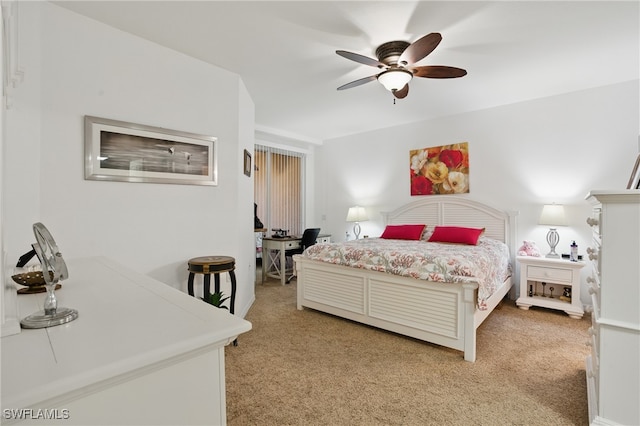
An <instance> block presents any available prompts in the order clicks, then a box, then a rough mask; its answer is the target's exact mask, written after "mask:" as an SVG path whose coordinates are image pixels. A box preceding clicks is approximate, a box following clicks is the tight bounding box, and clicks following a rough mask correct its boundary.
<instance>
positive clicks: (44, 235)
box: [20, 222, 78, 328]
mask: <svg viewBox="0 0 640 426" xmlns="http://www.w3.org/2000/svg"><path fill="white" fill-rule="evenodd" d="M33 233H34V235H35V237H36V243H35V244H33V249H34V250H35V252H36V255H37V256H38V259H39V260H40V264H41V265H42V278H43V279H44V283H45V287H46V289H47V295H46V297H45V298H44V309H43V310H42V311H38V312H36V313H33V314H31V315H28V316H27V317H25V318H23V319H22V321H20V325H21V326H22V327H23V328H46V327H53V326H56V325H61V324H66V323H68V322H70V321H73V320H75V319H76V318H78V311H77V310H75V309H70V308H63V307H58V300H57V298H56V294H55V290H56V287H57V286H58V282H60V281H62V280H65V279H67V278H69V272H68V270H67V264H66V263H65V261H64V259H63V258H62V254H61V253H60V250H59V249H58V245H57V244H56V241H55V240H54V239H53V236H51V233H50V232H49V230H48V229H47V228H46V227H45V226H44V225H43V224H42V223H39V222H38V223H34V224H33Z"/></svg>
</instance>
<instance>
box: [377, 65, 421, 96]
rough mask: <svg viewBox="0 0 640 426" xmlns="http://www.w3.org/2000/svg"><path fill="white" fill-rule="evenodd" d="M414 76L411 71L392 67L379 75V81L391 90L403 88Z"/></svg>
mask: <svg viewBox="0 0 640 426" xmlns="http://www.w3.org/2000/svg"><path fill="white" fill-rule="evenodd" d="M412 78H413V74H411V73H410V72H409V71H404V70H399V69H391V70H389V71H385V72H383V73H382V74H380V75H379V76H378V81H379V82H380V84H382V85H383V86H384V88H385V89H387V90H388V91H390V92H393V91H394V90H400V89H402V88H403V87H404V86H405V85H406V84H407V83H408V82H410V81H411V79H412Z"/></svg>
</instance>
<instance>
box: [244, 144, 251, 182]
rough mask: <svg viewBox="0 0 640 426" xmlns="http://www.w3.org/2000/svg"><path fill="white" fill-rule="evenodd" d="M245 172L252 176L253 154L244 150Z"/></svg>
mask: <svg viewBox="0 0 640 426" xmlns="http://www.w3.org/2000/svg"><path fill="white" fill-rule="evenodd" d="M244 174H245V175H247V176H249V177H251V154H249V151H247V150H246V149H245V150H244Z"/></svg>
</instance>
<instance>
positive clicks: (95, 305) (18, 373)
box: [0, 258, 251, 425]
mask: <svg viewBox="0 0 640 426" xmlns="http://www.w3.org/2000/svg"><path fill="white" fill-rule="evenodd" d="M67 263H68V267H69V279H67V280H65V281H63V282H62V288H61V289H60V290H58V291H57V292H56V295H57V298H58V304H59V306H62V307H68V308H73V309H77V310H78V312H79V317H78V319H76V320H74V321H72V322H70V323H67V324H63V325H59V326H55V327H51V328H46V329H35V330H22V332H21V333H19V334H16V335H12V336H7V337H3V338H2V348H1V350H2V388H1V394H0V399H1V401H2V424H12V423H19V424H21V425H22V424H40V425H42V424H52V423H53V424H58V423H59V424H64V425H96V424H103V425H107V424H108V425H133V424H135V425H145V424H146V425H161V424H166V425H177V424H180V425H188V424H211V425H219V424H225V423H226V398H225V368H224V346H225V345H226V344H228V343H229V342H231V341H233V340H234V339H235V338H236V336H238V335H239V334H240V333H244V332H246V331H248V330H249V329H251V324H250V323H249V322H247V321H245V320H243V319H242V318H239V317H235V316H233V315H231V314H229V313H228V311H226V310H222V309H216V308H214V307H212V306H211V305H208V304H206V303H204V302H202V301H201V300H199V299H196V298H194V297H190V296H188V295H187V294H186V293H182V292H180V291H178V290H176V289H174V288H172V287H170V286H168V285H166V284H164V283H161V282H159V281H156V280H154V279H152V278H150V277H148V276H145V275H142V274H139V273H136V272H135V271H132V270H130V269H127V268H125V267H123V266H121V265H119V264H117V263H115V262H113V261H111V260H109V259H106V258H89V259H78V260H71V261H68V262H67ZM185 268H186V263H185ZM43 300H44V294H33V295H20V296H19V297H18V310H19V315H20V317H25V316H26V315H29V314H31V313H34V312H36V311H38V310H41V309H42V304H43ZM236 349H237V350H241V348H240V347H238V348H235V347H234V350H236ZM47 419H48V420H47Z"/></svg>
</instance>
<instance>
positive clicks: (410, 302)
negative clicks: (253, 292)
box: [294, 195, 517, 362]
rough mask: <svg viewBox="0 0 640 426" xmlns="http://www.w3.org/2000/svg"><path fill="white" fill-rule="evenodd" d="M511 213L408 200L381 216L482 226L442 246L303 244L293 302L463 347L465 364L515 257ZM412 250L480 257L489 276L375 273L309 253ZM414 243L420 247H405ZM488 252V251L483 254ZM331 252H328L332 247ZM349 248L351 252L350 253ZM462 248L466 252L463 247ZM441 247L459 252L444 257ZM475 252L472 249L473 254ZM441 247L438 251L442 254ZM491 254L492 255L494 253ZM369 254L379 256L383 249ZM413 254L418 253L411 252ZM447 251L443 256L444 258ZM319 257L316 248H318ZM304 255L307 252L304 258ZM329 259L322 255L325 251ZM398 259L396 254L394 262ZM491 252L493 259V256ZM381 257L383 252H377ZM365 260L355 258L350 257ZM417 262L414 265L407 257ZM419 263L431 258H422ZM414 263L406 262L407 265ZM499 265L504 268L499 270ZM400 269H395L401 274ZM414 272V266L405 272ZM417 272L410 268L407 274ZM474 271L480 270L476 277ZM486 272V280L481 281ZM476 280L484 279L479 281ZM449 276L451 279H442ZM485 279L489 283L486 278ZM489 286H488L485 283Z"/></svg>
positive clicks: (448, 199) (451, 199) (444, 199)
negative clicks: (470, 239) (471, 237)
mask: <svg viewBox="0 0 640 426" xmlns="http://www.w3.org/2000/svg"><path fill="white" fill-rule="evenodd" d="M516 214H517V213H515V212H505V211H501V210H497V209H495V208H493V207H491V206H488V205H486V204H484V203H480V202H477V201H473V200H470V199H468V198H466V197H455V196H450V195H447V196H442V195H434V196H431V197H425V198H422V199H420V200H419V201H414V202H411V203H408V204H406V205H404V206H402V207H399V208H398V209H396V210H394V211H393V212H390V213H383V218H384V220H385V225H405V224H428V225H427V226H428V227H429V228H431V227H434V228H435V227H436V226H456V227H466V228H477V229H482V228H484V230H485V232H484V235H483V236H482V237H480V242H479V243H478V245H477V246H476V245H467V244H446V243H435V242H429V241H425V240H426V239H427V238H429V234H428V233H427V235H426V236H423V237H422V240H421V241H412V240H386V239H382V238H381V239H379V240H380V241H375V240H377V239H372V238H368V239H363V240H354V241H347V242H345V243H342V244H339V245H338V244H330V245H326V244H324V245H322V246H314V247H311V248H310V249H309V250H307V252H305V254H304V255H298V256H294V260H295V267H296V271H297V273H296V275H297V277H298V286H297V307H298V309H300V310H302V309H303V307H306V308H311V309H315V310H318V311H321V312H326V313H329V314H332V315H336V316H339V317H341V318H346V319H350V320H352V321H357V322H360V323H363V324H367V325H370V326H373V327H377V328H381V329H383V330H388V331H392V332H394V333H399V334H402V335H405V336H409V337H413V338H416V339H420V340H424V341H427V342H431V343H435V344H437V345H442V346H446V347H449V348H453V349H456V350H459V351H463V352H464V359H465V360H466V361H471V362H473V361H475V359H476V329H477V328H478V327H479V326H480V324H482V322H483V321H484V320H485V319H486V318H487V317H488V316H489V314H490V313H491V312H492V311H493V309H494V308H495V307H496V306H497V305H498V304H499V303H500V301H501V300H502V299H503V298H504V296H505V295H506V294H507V293H508V292H509V290H510V289H511V287H512V285H513V282H512V277H511V275H512V274H511V271H513V265H512V262H513V259H514V254H515V248H514V247H515V229H516V226H515V216H516ZM385 241H387V242H392V243H393V244H395V245H398V246H403V247H407V246H408V247H407V248H405V249H404V251H402V253H403V255H409V254H408V253H407V249H408V248H412V250H413V251H412V252H411V254H410V256H413V257H414V258H415V256H425V254H424V253H425V248H426V247H427V246H431V247H432V251H430V253H433V250H435V251H439V253H438V254H439V256H438V257H437V259H438V264H441V263H440V262H442V263H443V264H447V262H446V260H445V259H449V260H451V259H462V258H464V259H471V258H474V259H475V258H477V257H478V256H479V253H480V252H481V251H483V250H484V252H483V254H482V255H480V256H486V257H483V258H484V259H486V263H485V265H486V266H491V268H487V269H493V272H494V273H493V274H492V275H490V272H489V271H487V270H485V269H478V268H476V269H475V272H474V273H473V274H472V275H473V276H467V277H461V276H457V277H456V276H453V275H455V274H450V273H449V272H447V273H440V274H438V273H434V274H428V273H427V274H426V275H411V273H407V272H408V271H407V270H406V269H407V268H401V269H403V270H402V271H399V270H396V269H397V268H396V269H394V271H389V270H387V271H381V270H379V269H376V268H375V267H371V265H370V264H369V263H367V265H366V266H368V267H369V268H371V269H369V268H367V267H366V266H363V267H352V266H347V265H342V264H336V263H332V262H327V261H326V258H325V260H322V259H320V258H316V257H315V256H314V253H312V252H316V251H324V252H325V253H326V252H327V251H329V252H330V251H332V250H333V251H334V253H336V254H337V256H336V257H342V256H341V253H343V252H344V251H345V250H348V249H349V247H351V248H352V251H351V252H350V253H353V254H355V252H367V250H358V249H359V248H364V247H365V246H367V247H372V246H373V245H375V244H380V245H384V244H383V242H385ZM415 245H420V246H421V247H420V250H416V249H413V246H415ZM489 248H491V249H493V256H491V255H490V254H489V250H488V249H489ZM334 249H335V250H334ZM353 249H355V252H354V251H353ZM465 249H466V250H465ZM449 250H459V251H458V252H457V253H456V254H455V255H451V254H450V252H449ZM475 250H477V251H475ZM443 252H445V253H443ZM498 252H499V253H498ZM378 253H379V252H376V254H374V255H372V257H374V258H375V257H377V256H387V253H388V252H383V253H380V254H378ZM416 253H421V254H416ZM447 254H449V256H448V258H445V257H444V256H446V255H447ZM319 255H320V256H322V253H319ZM312 256H314V257H313V258H312ZM329 256H330V254H329ZM401 257H403V256H400V255H397V256H396V258H397V259H399V258H401ZM498 257H499V260H497V258H498ZM385 259H388V257H385ZM360 260H362V261H366V259H363V258H362V257H360V258H358V259H356V261H357V262H359V261H360ZM415 263H420V262H415ZM425 263H426V264H427V267H429V265H432V263H429V262H425ZM412 264H414V262H412ZM503 267H504V268H503ZM402 272H404V273H403V274H401V273H402ZM412 272H414V271H412ZM415 272H416V273H418V271H415ZM481 275H486V276H484V277H481ZM489 275H490V276H491V278H492V279H491V280H489V279H487V278H488V277H489ZM483 278H484V279H483ZM449 281H454V282H449ZM488 281H490V285H487V284H486V283H487V282H488ZM489 287H490V288H489Z"/></svg>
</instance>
